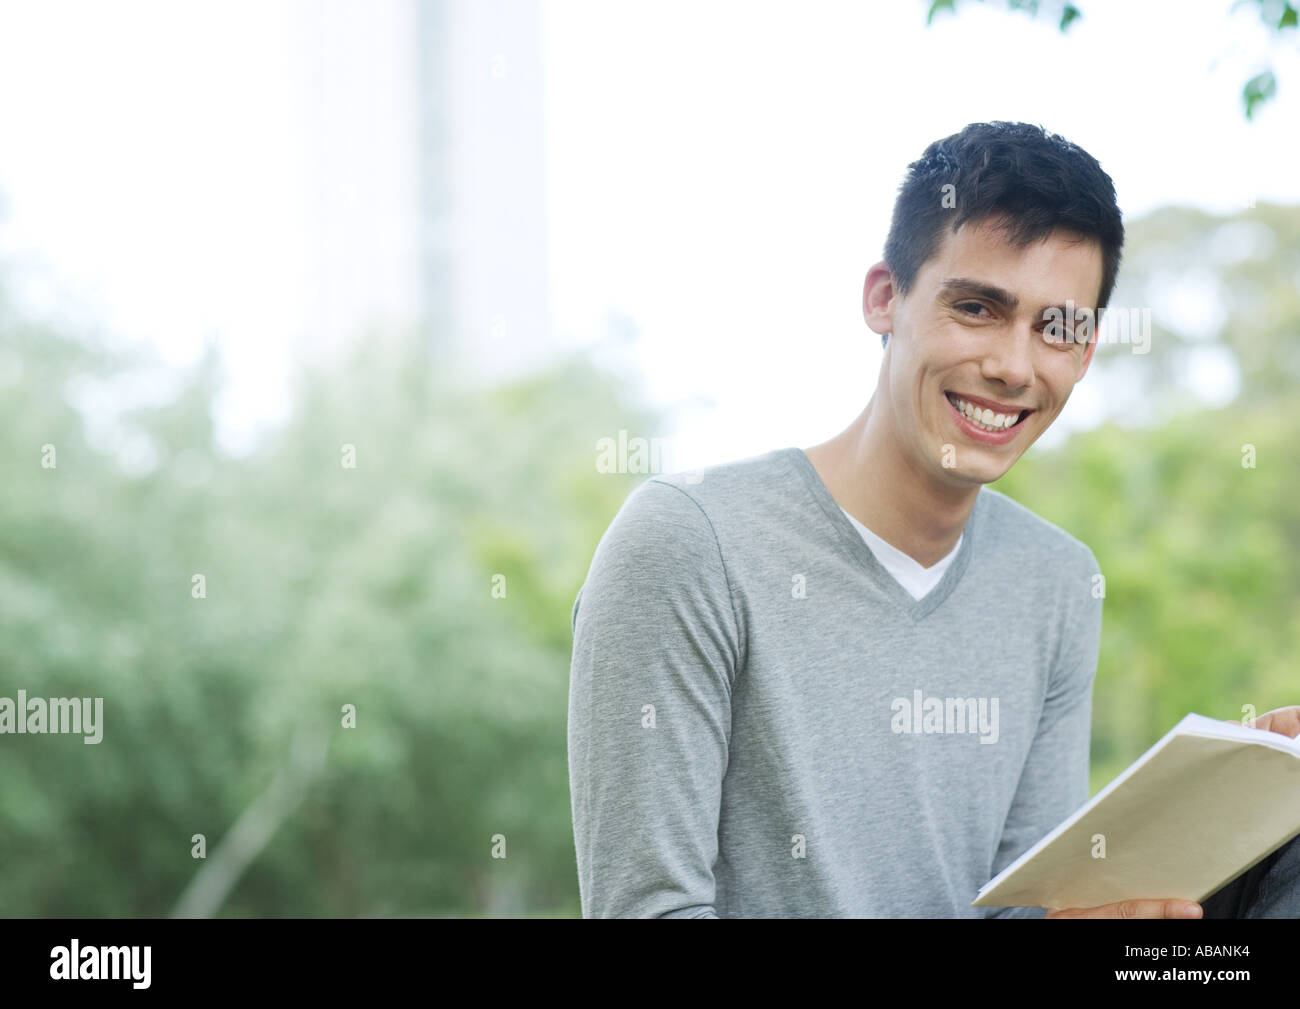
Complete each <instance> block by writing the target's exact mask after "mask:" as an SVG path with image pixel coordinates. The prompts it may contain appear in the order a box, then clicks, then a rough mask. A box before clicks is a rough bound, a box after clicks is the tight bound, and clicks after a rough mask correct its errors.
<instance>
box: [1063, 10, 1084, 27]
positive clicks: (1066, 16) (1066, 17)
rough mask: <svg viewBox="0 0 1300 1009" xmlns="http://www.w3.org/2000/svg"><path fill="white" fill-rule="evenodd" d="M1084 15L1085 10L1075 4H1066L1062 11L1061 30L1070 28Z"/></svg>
mask: <svg viewBox="0 0 1300 1009" xmlns="http://www.w3.org/2000/svg"><path fill="white" fill-rule="evenodd" d="M1081 17H1083V12H1082V11H1081V10H1079V8H1078V7H1076V6H1074V4H1066V5H1065V9H1064V10H1062V11H1061V31H1066V30H1068V29H1069V27H1070V25H1072V24H1074V22H1075V21H1077V20H1078V19H1079V18H1081Z"/></svg>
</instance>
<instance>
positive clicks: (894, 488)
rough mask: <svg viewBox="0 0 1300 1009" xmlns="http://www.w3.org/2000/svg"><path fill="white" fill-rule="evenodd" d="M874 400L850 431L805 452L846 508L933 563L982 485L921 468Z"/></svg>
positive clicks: (956, 533) (951, 541) (952, 541)
mask: <svg viewBox="0 0 1300 1009" xmlns="http://www.w3.org/2000/svg"><path fill="white" fill-rule="evenodd" d="M877 395H878V394H877ZM876 399H877V397H876V396H873V397H872V399H871V402H870V403H868V404H867V406H866V409H864V410H863V411H862V413H861V414H860V415H859V416H858V418H857V419H856V420H855V421H854V422H853V423H852V424H850V425H849V426H848V427H847V428H846V429H845V430H844V431H842V432H841V433H840V434H838V435H836V436H835V437H834V438H832V439H831V440H830V441H826V442H823V443H822V444H820V445H816V446H814V447H813V448H810V449H807V450H806V453H807V455H808V458H809V460H811V462H812V464H813V468H814V469H816V470H817V474H818V476H820V477H821V479H822V483H824V484H825V485H826V489H827V490H828V491H830V494H831V497H833V498H834V499H835V502H836V503H837V504H838V505H839V506H840V507H841V508H843V509H844V510H845V511H847V512H848V513H849V514H850V515H852V516H853V517H854V518H855V519H857V520H858V521H859V522H861V523H862V524H863V525H865V526H866V527H867V528H868V529H870V530H871V531H872V532H873V533H875V534H876V535H877V536H879V537H880V538H881V539H883V540H884V541H885V542H886V543H889V544H891V545H892V546H895V547H897V548H898V549H899V550H901V551H903V553H905V554H907V555H908V556H909V557H911V558H913V559H914V560H915V561H916V562H917V563H919V564H920V565H921V566H922V567H927V568H928V567H931V566H933V565H934V564H936V563H938V562H939V561H940V560H942V559H943V558H944V557H946V556H948V554H949V553H951V552H952V548H953V547H954V546H955V545H956V543H957V540H958V538H959V537H960V536H961V532H962V529H964V528H965V526H966V520H967V519H968V518H970V513H971V510H972V509H973V508H974V507H975V499H976V498H977V497H978V496H979V487H978V486H970V487H967V486H957V485H953V484H948V483H945V482H943V481H942V480H941V479H939V478H938V477H937V476H936V475H935V474H933V473H931V472H926V471H923V470H922V469H920V468H919V467H918V466H917V465H916V463H915V462H914V461H912V460H910V459H909V458H908V456H907V455H906V453H905V452H904V451H903V449H904V446H903V444H902V442H901V440H900V438H899V434H898V433H897V432H895V431H893V430H891V429H890V426H889V418H888V417H887V416H886V413H887V411H885V410H883V409H879V408H878V404H877V402H876Z"/></svg>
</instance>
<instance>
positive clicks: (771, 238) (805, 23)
mask: <svg viewBox="0 0 1300 1009" xmlns="http://www.w3.org/2000/svg"><path fill="white" fill-rule="evenodd" d="M395 2H398V0H389V4H390V7H391V4H392V3H395ZM1078 5H1079V6H1080V7H1081V9H1082V10H1083V13H1084V16H1083V17H1082V18H1081V19H1080V20H1079V21H1077V22H1076V23H1075V24H1074V26H1072V28H1071V29H1070V31H1069V33H1068V35H1067V36H1065V37H1062V36H1061V34H1060V33H1059V32H1058V31H1057V30H1056V28H1055V26H1054V25H1053V24H1052V23H1051V21H1050V20H1049V19H1047V18H1039V19H1037V20H1035V19H1032V18H1030V17H1028V16H1027V15H1024V14H1018V13H1012V12H1008V11H1006V10H1005V9H1003V6H1002V5H1001V4H999V3H996V2H994V0H989V2H986V3H971V2H967V3H964V4H959V8H960V10H959V13H958V14H957V15H956V16H952V15H946V14H944V15H940V16H938V17H937V18H936V20H935V23H934V24H933V25H932V26H931V27H929V28H927V27H926V26H925V9H926V4H925V3H923V2H921V0H915V2H912V0H894V2H870V3H868V2H834V3H833V2H829V0H809V2H799V3H794V2H779V3H777V2H766V3H764V2H754V0H745V2H743V3H742V2H726V3H724V2H719V0H693V2H680V0H654V2H631V0H543V3H542V45H543V67H544V79H543V89H542V90H543V96H542V97H543V115H544V125H545V178H546V187H545V192H546V207H545V213H546V220H547V222H548V225H549V229H548V241H549V257H550V258H549V274H550V283H551V288H550V300H551V310H552V328H553V332H554V341H555V345H556V347H557V348H560V347H586V346H591V345H592V344H593V342H594V341H596V340H598V339H600V338H601V337H602V336H603V335H604V333H605V332H606V329H607V325H608V320H609V318H610V317H611V315H613V316H617V317H620V318H622V319H625V320H628V323H629V325H630V326H631V327H632V328H633V329H634V331H635V333H636V339H635V342H634V343H633V344H632V345H631V347H630V348H629V350H628V354H629V355H630V357H629V358H628V360H629V363H630V364H631V365H632V366H633V367H634V368H635V369H636V371H637V372H638V374H640V375H641V376H642V377H643V380H644V383H645V387H646V389H647V391H648V393H649V394H650V395H651V397H652V398H653V399H654V401H656V402H658V403H660V404H662V405H663V406H664V408H665V409H666V410H668V411H669V412H670V413H671V416H672V418H673V426H672V428H671V429H670V430H669V431H666V432H648V433H647V434H661V435H663V434H671V435H672V436H673V450H674V451H673V459H674V462H675V463H677V464H678V465H680V466H681V467H682V468H688V467H694V466H697V465H703V464H706V463H709V462H717V461H723V460H725V459H735V458H741V457H744V456H747V455H751V454H755V453H758V452H763V451H767V450H769V449H771V448H775V447H782V446H786V445H802V446H808V445H811V444H815V443H816V442H819V441H822V440H825V439H826V438H828V437H830V436H831V435H833V434H835V433H836V432H838V431H839V430H841V429H842V428H843V427H845V426H846V425H847V424H848V423H849V422H850V421H851V420H852V419H853V418H854V417H855V416H856V415H857V413H858V412H859V411H860V410H861V409H862V407H863V406H864V405H865V403H866V401H867V399H868V398H869V397H870V394H871V390H872V388H873V386H874V384H875V379H876V373H877V370H878V368H879V365H880V354H881V350H880V343H879V339H878V337H876V336H875V334H873V333H871V331H869V330H868V329H867V328H866V327H865V325H864V323H863V321H862V317H861V311H860V294H861V283H862V278H863V276H864V275H865V273H866V270H867V268H868V267H869V266H870V265H871V264H872V263H873V262H875V261H876V260H877V259H879V257H880V251H881V246H882V244H883V241H884V236H885V231H886V228H887V225H888V219H889V212H890V208H891V205H892V200H893V196H894V193H895V191H896V188H897V185H898V183H899V181H900V180H901V177H902V175H903V172H904V170H905V169H906V166H907V164H908V163H909V162H910V161H911V160H913V159H914V158H916V157H917V156H918V155H919V154H920V153H921V151H922V150H923V149H924V148H925V146H926V145H927V144H928V143H930V142H931V141H932V140H935V139H937V138H939V137H942V136H945V135H947V134H949V133H953V132H956V131H957V130H959V129H960V128H961V127H962V126H963V125H965V124H966V123H968V122H972V121H977V120H989V119H1018V120H1026V121H1031V122H1038V123H1041V124H1043V125H1045V126H1046V127H1047V128H1049V129H1051V130H1053V131H1055V132H1058V133H1061V134H1063V135H1065V136H1066V137H1068V138H1069V139H1071V140H1073V141H1075V142H1076V143H1078V144H1080V145H1081V146H1083V147H1084V148H1085V149H1087V150H1088V151H1090V152H1091V153H1092V154H1093V155H1095V156H1096V157H1097V158H1098V160H1099V161H1100V162H1101V163H1102V165H1103V167H1104V168H1105V169H1106V170H1107V171H1108V172H1109V173H1110V175H1111V176H1112V178H1113V179H1114V180H1115V183H1116V188H1117V191H1118V194H1119V201H1120V205H1121V207H1122V208H1123V209H1124V211H1125V214H1126V215H1127V216H1129V217H1132V216H1135V215H1138V214H1141V213H1143V212H1145V211H1148V210H1150V209H1152V208H1154V207H1157V206H1160V205H1163V204H1167V203H1186V204H1190V205H1194V206H1199V207H1203V208H1207V209H1211V210H1216V211H1223V212H1231V211H1234V210H1237V209H1240V208H1242V207H1243V206H1245V205H1246V204H1247V203H1248V201H1250V200H1252V199H1255V200H1261V201H1262V200H1271V201H1277V202H1283V203H1297V202H1300V172H1297V171H1296V170H1295V166H1296V151H1295V140H1294V133H1295V131H1294V124H1295V123H1296V122H1300V67H1298V66H1297V64H1298V63H1300V60H1298V58H1297V44H1296V42H1295V41H1294V40H1291V41H1289V42H1286V43H1279V42H1277V41H1276V40H1275V39H1273V38H1272V37H1271V36H1270V35H1269V34H1268V33H1267V32H1266V31H1265V30H1264V28H1263V26H1262V25H1261V24H1259V21H1258V17H1257V16H1256V15H1255V14H1253V12H1251V11H1250V10H1239V11H1237V12H1236V13H1230V8H1231V6H1232V4H1231V0H1217V2H1211V0H1187V2H1181V0H1180V2H1151V3H1142V4H1136V3H1132V2H1127V0H1079V4H1078ZM318 7H319V4H317V3H313V2H312V0H283V2H279V3H262V2H258V3H252V2H248V0H231V2H224V3H211V2H207V0H192V2H156V0H153V2H143V0H117V2H115V3H113V4H111V5H108V4H102V3H95V2H72V0H50V2H43V3H39V4H36V3H26V2H18V0H0V200H2V201H3V202H2V204H0V205H2V206H3V216H0V255H3V256H4V257H5V258H6V259H7V260H9V261H10V262H14V261H18V262H21V263H23V264H25V268H24V273H23V275H24V276H25V277H26V278H27V280H26V281H25V286H24V287H23V294H24V298H25V299H27V301H28V302H29V303H30V304H31V305H32V306H34V307H35V308H36V309H38V310H40V311H43V312H45V313H48V314H50V315H51V316H52V317H58V318H66V319H71V320H79V321H80V322H81V323H83V324H84V325H87V326H90V327H93V328H95V329H97V330H100V331H102V332H103V333H105V334H106V335H108V336H109V337H110V338H112V339H116V340H119V341H122V342H125V343H133V342H136V343H141V344H143V345H146V346H148V347H151V348H154V349H155V350H156V351H157V352H158V354H159V355H160V357H161V359H162V361H163V362H164V363H165V364H167V365H173V366H180V365H184V364H186V363H188V362H192V361H193V360H194V359H195V358H196V356H197V355H198V353H199V352H200V351H201V349H202V348H203V346H204V344H205V342H206V341H208V340H215V341H217V343H218V345H219V346H220V348H221V350H222V352H223V354H224V355H225V358H226V363H227V367H228V369H229V372H230V376H231V380H232V387H231V390H230V391H229V394H228V395H227V396H226V397H225V398H224V399H223V402H222V404H221V410H222V416H221V417H220V418H219V420H220V422H221V429H222V431H223V432H224V435H223V437H224V438H225V439H226V441H227V444H228V446H229V447H230V448H231V449H232V450H238V449H239V448H241V447H242V448H247V447H249V446H250V445H252V444H255V442H256V439H257V437H258V432H259V431H260V430H262V429H263V428H264V426H265V425H267V424H273V423H274V422H275V421H276V420H277V419H279V418H282V417H283V416H284V413H285V411H286V409H287V387H286V386H285V379H286V375H287V372H288V366H289V365H288V361H289V357H290V354H291V352H292V348H293V347H294V345H295V340H297V339H300V334H299V333H298V329H299V328H300V327H299V326H298V320H299V319H300V317H301V315H302V312H303V304H304V301H305V300H306V299H310V298H311V297H312V296H313V295H312V293H311V290H310V288H309V269H308V262H309V253H310V246H311V242H312V235H313V230H312V229H313V221H312V219H311V214H312V207H313V205H312V204H311V203H310V202H309V201H307V200H305V199H304V198H303V197H302V194H301V190H302V179H303V177H304V172H305V171H306V170H307V167H309V166H307V165H305V162H304V159H305V158H307V157H310V156H313V155H312V150H313V149H312V148H311V146H310V144H309V143H308V142H307V141H306V140H305V139H304V138H305V137H306V136H307V123H306V122H305V120H304V112H303V110H304V88H305V87H306V86H307V83H306V82H309V81H310V79H311V78H310V73H309V70H310V67H309V66H308V58H307V55H306V54H307V53H308V52H309V51H310V49H309V46H310V41H311V40H310V38H307V37H305V32H306V29H305V28H304V24H305V21H304V17H305V13H307V12H310V11H311V10H312V9H313V8H318ZM381 8H382V9H383V10H384V11H388V10H389V7H384V5H382V4H381V5H378V7H372V8H371V9H372V10H379V9H381ZM394 9H395V8H394ZM1292 34H1293V35H1294V33H1292ZM376 51H381V50H376ZM1270 64H1271V65H1272V66H1273V67H1274V68H1275V69H1276V71H1277V73H1278V77H1279V82H1280V91H1279V96H1278V98H1277V99H1276V100H1275V101H1274V102H1272V103H1271V104H1270V105H1269V106H1267V107H1266V108H1265V109H1264V110H1263V111H1262V112H1261V113H1260V114H1259V115H1258V117H1257V119H1256V121H1255V122H1254V123H1248V122H1247V121H1246V120H1245V119H1244V117H1243V116H1242V113H1241V107H1240V98H1239V93H1240V90H1241V84H1242V83H1243V82H1244V81H1245V80H1246V79H1247V78H1248V77H1250V76H1251V75H1253V74H1254V73H1256V72H1258V70H1260V69H1263V67H1264V66H1267V65H1270ZM317 156H318V155H317ZM362 198H363V199H364V195H363V197H362ZM391 216H392V214H391V208H390V210H389V211H386V216H385V217H384V218H383V219H384V220H388V219H389V217H391ZM400 240H401V239H400V238H399V236H397V235H396V234H395V233H394V234H393V235H392V241H393V242H394V243H396V242H399V241H400ZM376 241H380V242H382V241H384V233H383V232H382V231H380V232H377V234H376ZM372 281H373V278H372ZM1183 293H1184V294H1185V295H1187V297H1188V298H1189V299H1193V300H1192V301H1191V302H1190V303H1194V296H1195V293H1196V292H1195V291H1193V290H1189V291H1185V292H1183ZM1105 350H1106V348H1104V347H1103V348H1102V349H1101V351H1100V352H1105ZM1209 372H1210V373H1209V374H1208V375H1207V379H1206V382H1207V396H1209V397H1210V398H1213V396H1214V395H1215V388H1214V383H1215V381H1216V379H1215V374H1214V373H1215V369H1213V368H1211V369H1209ZM169 388H170V385H169V382H168V380H167V377H166V374H165V373H161V372H160V373H159V374H158V375H157V376H155V378H154V379H151V380H150V381H148V382H145V383H143V385H142V387H141V388H139V389H137V390H135V391H134V393H133V395H137V396H138V397H142V398H147V397H149V396H151V395H152V396H157V397H164V396H165V395H167V393H168V390H169ZM115 395H116V394H115ZM123 395H124V394H123ZM1103 414H1104V390H1103V389H1098V388H1096V387H1095V386H1089V384H1088V382H1087V380H1086V379H1085V380H1084V382H1082V383H1081V384H1080V385H1079V386H1078V387H1077V388H1076V391H1075V394H1074V396H1073V397H1072V399H1071V401H1070V403H1069V404H1068V406H1067V407H1066V410H1065V412H1064V413H1063V415H1062V417H1061V418H1060V420H1059V421H1058V425H1057V426H1058V428H1059V429H1060V430H1059V431H1058V432H1056V433H1053V432H1049V435H1047V436H1045V438H1044V439H1043V441H1042V442H1040V444H1052V443H1053V442H1054V441H1059V439H1060V438H1061V437H1063V436H1064V435H1065V433H1067V432H1068V431H1069V430H1073V429H1078V428H1082V427H1087V426H1089V425H1091V424H1094V423H1096V422H1097V421H1098V419H1100V417H1101V416H1102V415H1103ZM608 433H609V434H614V433H615V432H608Z"/></svg>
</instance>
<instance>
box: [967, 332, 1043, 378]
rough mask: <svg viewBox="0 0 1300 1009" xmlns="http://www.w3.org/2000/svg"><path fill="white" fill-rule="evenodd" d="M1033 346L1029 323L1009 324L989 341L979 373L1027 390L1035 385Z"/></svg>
mask: <svg viewBox="0 0 1300 1009" xmlns="http://www.w3.org/2000/svg"><path fill="white" fill-rule="evenodd" d="M1033 349H1034V331H1033V330H1032V329H1031V328H1030V327H1029V324H1028V323H1025V324H1024V325H1021V326H1014V327H1010V328H1008V329H1007V330H1004V331H1003V332H1002V333H1001V335H999V336H998V337H996V338H995V339H993V340H992V341H990V343H989V347H988V352H987V353H986V354H985V355H984V360H983V362H982V363H981V365H980V371H981V374H983V376H984V377H985V378H986V379H988V380H989V381H991V382H998V383H1000V384H1001V385H1005V386H1006V387H1007V388H1008V389H1014V390H1021V389H1026V388H1028V387H1029V386H1031V385H1033V384H1034V355H1033Z"/></svg>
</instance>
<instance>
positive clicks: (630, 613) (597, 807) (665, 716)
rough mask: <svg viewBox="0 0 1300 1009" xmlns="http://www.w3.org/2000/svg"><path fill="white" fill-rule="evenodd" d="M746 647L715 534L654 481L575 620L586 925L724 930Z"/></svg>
mask: <svg viewBox="0 0 1300 1009" xmlns="http://www.w3.org/2000/svg"><path fill="white" fill-rule="evenodd" d="M741 641H742V636H741V634H740V631H739V627H738V623H737V619H736V614H735V610H734V608H733V604H732V597H731V591H730V587H729V585H728V581H727V572H726V569H725V566H724V562H723V558H722V555H721V552H720V550H719V547H718V542H717V538H716V536H715V535H714V532H713V528H712V526H711V524H710V522H709V519H708V517H707V516H706V515H705V513H704V512H703V510H702V509H701V508H700V506H699V505H698V504H697V503H696V501H695V500H694V499H693V498H692V497H690V496H689V495H688V494H687V493H686V492H685V491H683V490H682V489H680V488H679V487H676V486H674V485H672V484H670V483H666V482H662V481H660V480H657V479H653V478H652V479H650V480H647V481H646V482H645V483H643V484H642V485H640V486H639V487H638V488H637V489H636V490H635V491H634V492H633V493H632V495H631V496H630V497H629V498H628V500H627V502H626V503H625V504H624V506H623V508H622V509H621V510H620V512H619V514H618V515H617V516H616V517H615V519H614V521H613V523H612V524H611V525H610V527H609V529H608V530H607V531H606V533H605V535H604V537H603V538H602V539H601V542H600V544H599V546H598V547H597V549H596V553H595V557H594V558H593V560H592V564H591V569H590V572H589V573H588V576H587V580H586V582H585V583H584V584H583V586H582V588H581V590H580V591H579V593H578V596H577V599H576V600H575V603H574V607H573V659H572V665H571V669H570V681H569V724H568V754H569V784H570V791H571V799H572V807H573V829H574V843H575V848H576V851H577V863H578V882H579V891H580V895H581V900H582V913H583V917H587V918H606V917H681V918H703V917H717V914H716V911H715V908H714V897H715V882H714V875H713V867H714V864H715V861H716V859H717V854H718V815H719V810H720V805H721V795H722V779H723V775H724V774H725V772H726V768H727V754H728V744H729V740H730V734H731V688H732V684H733V682H734V678H735V673H736V670H737V669H738V668H739V666H740V663H741V654H742V651H741V650H742V646H741Z"/></svg>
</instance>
